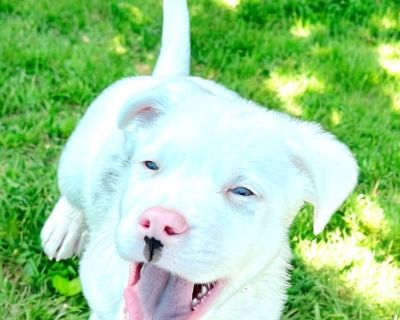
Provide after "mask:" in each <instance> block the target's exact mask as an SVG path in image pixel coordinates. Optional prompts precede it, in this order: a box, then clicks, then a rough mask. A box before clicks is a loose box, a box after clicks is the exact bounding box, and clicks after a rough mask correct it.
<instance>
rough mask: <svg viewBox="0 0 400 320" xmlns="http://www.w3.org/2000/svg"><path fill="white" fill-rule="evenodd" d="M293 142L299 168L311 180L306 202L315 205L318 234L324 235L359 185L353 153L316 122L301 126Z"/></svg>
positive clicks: (296, 131) (315, 227)
mask: <svg viewBox="0 0 400 320" xmlns="http://www.w3.org/2000/svg"><path fill="white" fill-rule="evenodd" d="M298 124H299V126H298V127H297V130H295V131H294V132H292V137H291V138H290V141H289V148H290V150H291V154H292V159H293V162H294V164H295V166H296V167H297V168H298V170H299V171H300V172H302V173H303V174H304V176H305V177H306V179H307V186H308V187H307V188H306V193H305V198H304V200H305V201H306V202H309V203H311V204H312V205H313V206H314V234H318V233H320V232H321V231H322V230H323V229H324V227H325V225H326V224H327V223H328V221H329V219H330V217H331V216H332V214H333V213H334V212H335V210H336V209H337V208H338V207H339V206H340V205H341V204H342V202H343V201H344V200H345V199H346V197H347V196H348V195H349V193H350V192H351V191H352V190H353V188H354V186H355V185H356V183H357V175H358V167H357V163H356V161H355V160H354V157H353V155H352V154H351V152H350V150H349V149H348V148H347V147H346V146H345V145H344V144H343V143H341V142H339V141H337V140H336V138H335V137H334V136H333V135H331V134H329V133H326V132H324V131H323V130H322V129H321V128H320V127H319V126H318V125H316V124H314V123H298Z"/></svg>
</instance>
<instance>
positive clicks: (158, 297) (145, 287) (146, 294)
mask: <svg viewBox="0 0 400 320" xmlns="http://www.w3.org/2000/svg"><path fill="white" fill-rule="evenodd" d="M193 285H194V284H193V283H191V282H189V281H187V280H184V279H182V278H179V277H178V276H175V275H172V274H170V273H169V272H167V271H165V270H162V269H160V268H158V267H156V266H154V265H153V264H145V265H143V267H142V270H141V275H140V280H139V282H138V283H137V284H136V286H135V287H136V294H137V298H138V301H137V302H138V303H139V304H140V309H141V311H142V314H143V315H144V318H143V319H144V320H147V319H152V320H185V319H188V318H189V316H190V314H191V312H192V311H191V307H190V306H191V302H192V292H193ZM138 307H139V306H138Z"/></svg>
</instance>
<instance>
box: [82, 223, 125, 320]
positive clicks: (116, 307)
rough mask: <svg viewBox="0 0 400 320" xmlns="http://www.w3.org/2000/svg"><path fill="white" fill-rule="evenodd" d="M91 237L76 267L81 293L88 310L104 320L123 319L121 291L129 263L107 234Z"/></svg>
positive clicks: (100, 231) (122, 290)
mask: <svg viewBox="0 0 400 320" xmlns="http://www.w3.org/2000/svg"><path fill="white" fill-rule="evenodd" d="M108 233H109V231H108ZM91 236H92V237H91V239H90V242H89V244H88V246H87V248H86V250H85V252H84V254H83V257H82V259H81V264H80V278H81V281H82V289H83V293H84V295H85V297H86V299H87V300H88V303H89V306H90V308H91V309H92V310H96V311H97V313H98V314H99V315H102V317H104V319H124V318H123V317H121V316H122V315H123V312H122V310H123V307H124V305H123V303H124V300H123V292H124V289H125V287H126V285H127V281H128V277H129V267H130V264H129V262H127V261H124V260H122V259H121V258H120V257H119V256H118V254H117V253H116V249H115V245H114V243H113V236H112V235H110V234H107V231H105V232H102V230H99V231H97V232H96V233H95V234H92V235H91Z"/></svg>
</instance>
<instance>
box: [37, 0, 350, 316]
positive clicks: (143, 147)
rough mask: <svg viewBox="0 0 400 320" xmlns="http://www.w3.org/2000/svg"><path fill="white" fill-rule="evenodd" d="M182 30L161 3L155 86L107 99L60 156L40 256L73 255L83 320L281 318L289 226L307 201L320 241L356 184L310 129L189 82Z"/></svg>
mask: <svg viewBox="0 0 400 320" xmlns="http://www.w3.org/2000/svg"><path fill="white" fill-rule="evenodd" d="M188 21H189V18H188V11H187V5H186V1H185V0H165V1H164V27H163V39H162V42H163V46H162V50H161V53H160V58H159V60H158V62H157V66H156V68H155V71H154V74H153V76H151V77H132V78H128V79H124V80H121V81H118V82H117V83H115V84H113V85H112V86H110V87H109V88H107V89H106V90H105V91H104V92H103V93H102V94H101V95H100V96H99V97H98V98H97V99H96V100H95V101H94V102H93V103H92V105H91V106H90V107H89V109H88V111H87V112H86V114H85V115H84V117H83V119H82V120H81V122H80V123H79V125H78V127H77V128H76V130H75V131H74V133H73V134H72V136H71V138H70V139H69V141H68V143H67V145H66V147H65V149H64V152H63V154H62V156H61V162H60V167H59V176H58V178H59V187H60V190H61V198H60V200H59V201H58V203H57V205H56V207H55V209H54V211H53V212H52V214H51V216H50V217H49V219H48V220H47V222H46V224H45V226H44V228H43V230H42V241H43V247H44V250H45V252H46V253H47V254H48V255H49V256H50V257H51V258H53V257H55V258H56V259H63V258H68V257H70V256H71V255H72V254H74V253H76V252H78V251H79V250H80V247H82V246H83V253H82V258H81V267H80V277H81V282H82V286H83V293H84V295H85V297H86V299H87V301H88V303H89V306H90V308H91V310H92V316H91V318H92V319H105V320H113V319H136V320H148V319H156V320H173V319H175V320H187V319H190V320H194V319H212V320H221V319H232V320H235V319H278V318H279V317H280V314H281V312H282V308H283V304H284V301H285V289H286V287H287V269H288V263H289V260H290V251H289V244H288V229H289V226H290V223H291V221H292V219H293V217H294V215H295V214H296V212H297V211H298V210H299V209H300V207H301V206H302V205H303V203H304V202H305V201H307V202H310V203H311V204H313V205H314V208H315V214H314V232H315V233H318V232H320V231H321V230H322V229H323V228H324V226H325V224H326V223H327V222H328V220H329V218H330V216H331V215H332V214H333V212H334V211H335V210H336V209H337V208H338V206H340V205H341V203H342V202H343V201H344V199H345V198H346V196H347V195H348V194H349V192H350V191H351V190H352V189H353V187H354V185H355V183H356V178H357V166H356V163H355V161H354V159H353V157H352V155H351V153H350V151H349V150H348V149H347V147H346V146H344V145H343V144H342V143H340V142H338V141H337V140H336V139H335V138H334V137H333V136H332V135H330V134H328V133H326V132H324V131H322V130H321V128H320V127H319V126H318V125H316V124H314V123H306V122H302V121H299V120H295V119H292V118H290V117H289V116H287V115H284V114H281V113H278V112H274V111H269V110H267V109H266V108H263V107H260V106H258V105H256V104H255V103H253V102H250V101H247V100H245V99H243V98H241V97H239V96H238V95H237V94H235V93H234V92H231V91H229V90H227V89H226V88H224V87H222V86H220V85H218V84H216V83H214V82H212V81H207V80H202V79H199V78H194V77H189V76H188V73H189V51H190V50H189V22H188ZM85 234H87V236H85Z"/></svg>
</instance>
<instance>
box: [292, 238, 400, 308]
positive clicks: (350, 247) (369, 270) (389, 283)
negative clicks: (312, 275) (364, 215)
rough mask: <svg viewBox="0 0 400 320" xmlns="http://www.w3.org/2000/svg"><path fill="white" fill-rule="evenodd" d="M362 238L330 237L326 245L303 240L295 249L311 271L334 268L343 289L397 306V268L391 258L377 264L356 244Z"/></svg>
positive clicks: (399, 274)
mask: <svg viewBox="0 0 400 320" xmlns="http://www.w3.org/2000/svg"><path fill="white" fill-rule="evenodd" d="M363 236H364V235H361V234H357V233H356V234H353V235H350V236H344V237H342V236H340V235H338V234H332V235H331V236H330V237H329V241H328V242H322V241H321V242H317V241H316V240H311V241H310V240H303V241H301V242H300V243H299V244H298V246H297V248H298V250H299V252H300V253H301V255H302V257H303V259H304V261H305V262H306V263H307V264H309V265H310V266H312V267H313V268H314V269H315V270H317V271H318V270H322V269H324V268H328V269H334V270H336V271H337V273H338V274H339V275H340V277H339V278H340V279H341V280H342V281H343V283H345V285H346V286H347V289H349V290H355V291H356V292H357V294H358V295H360V296H363V297H364V298H367V299H368V301H370V302H371V303H375V304H380V303H390V304H398V306H399V307H400V268H399V267H397V266H396V264H395V263H394V261H393V259H392V258H391V257H388V258H386V259H385V260H384V261H377V260H376V258H375V255H374V252H373V251H372V250H371V249H369V248H366V247H364V246H361V245H360V244H359V242H360V240H361V239H360V238H362V237H363Z"/></svg>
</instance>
